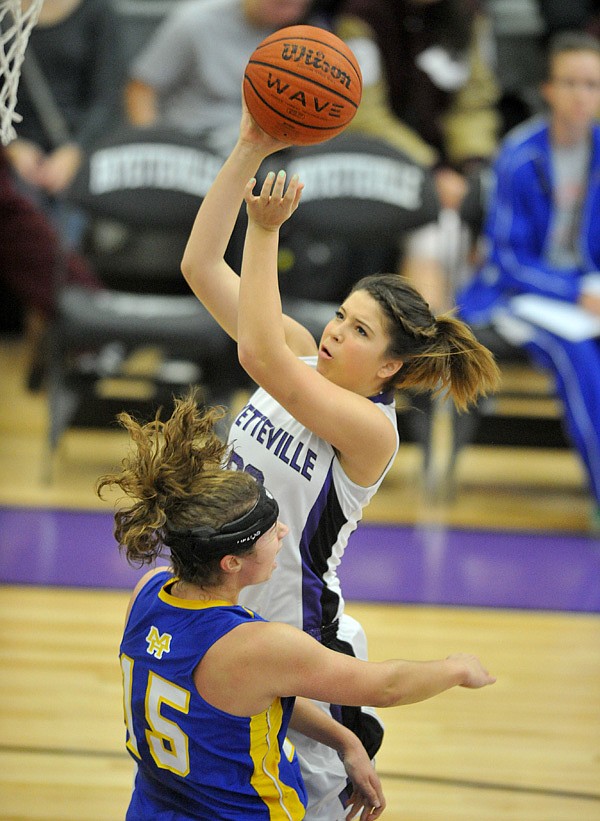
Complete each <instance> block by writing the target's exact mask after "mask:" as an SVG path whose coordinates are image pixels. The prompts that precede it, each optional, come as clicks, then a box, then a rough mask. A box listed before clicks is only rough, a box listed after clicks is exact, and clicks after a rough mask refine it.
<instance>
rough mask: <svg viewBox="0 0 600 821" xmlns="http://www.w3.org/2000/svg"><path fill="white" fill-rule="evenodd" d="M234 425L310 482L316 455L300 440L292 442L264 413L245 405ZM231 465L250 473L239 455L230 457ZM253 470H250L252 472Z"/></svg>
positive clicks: (289, 435)
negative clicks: (291, 452)
mask: <svg viewBox="0 0 600 821" xmlns="http://www.w3.org/2000/svg"><path fill="white" fill-rule="evenodd" d="M234 424H235V425H237V426H238V427H241V428H242V430H245V431H247V432H248V435H249V436H252V438H253V439H256V441H257V442H259V443H260V444H261V445H264V446H265V447H266V449H267V450H270V451H272V452H273V454H274V455H275V456H277V458H278V459H281V461H282V462H283V463H284V464H286V465H289V466H290V467H291V468H292V469H293V470H295V471H296V472H297V473H299V474H300V475H301V476H303V477H304V478H305V479H307V480H308V481H309V482H310V480H311V479H312V472H313V470H314V467H315V463H316V460H317V454H316V453H315V452H314V451H313V450H310V449H308V448H306V445H305V443H304V442H303V441H302V440H297V441H296V440H294V436H293V435H292V434H291V433H289V432H288V431H286V430H285V429H284V428H282V427H279V428H276V427H275V426H274V425H273V423H272V422H271V420H270V419H269V418H268V417H267V416H265V415H264V413H261V411H259V410H258V409H257V408H256V407H255V406H254V405H251V404H247V405H246V406H245V407H244V408H243V409H242V410H241V411H240V413H239V415H238V417H237V419H236V420H235V422H234ZM294 442H295V446H294ZM292 447H294V451H293V454H292V455H291V457H290V455H288V453H289V452H290V450H291V448H292ZM305 448H306V454H305V455H304V457H303V455H302V451H303V449H305ZM232 464H233V465H234V466H235V467H236V468H237V469H239V470H246V471H250V469H251V467H252V466H251V465H244V462H243V461H242V459H241V457H239V455H236V457H235V458H233V455H232V457H230V465H232ZM254 469H255V468H252V470H254Z"/></svg>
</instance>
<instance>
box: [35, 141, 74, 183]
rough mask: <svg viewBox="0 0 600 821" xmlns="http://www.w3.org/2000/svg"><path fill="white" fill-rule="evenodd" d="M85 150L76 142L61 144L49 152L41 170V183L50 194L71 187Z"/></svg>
mask: <svg viewBox="0 0 600 821" xmlns="http://www.w3.org/2000/svg"><path fill="white" fill-rule="evenodd" d="M82 159H83V151H82V150H81V148H80V147H79V146H78V145H76V144H75V143H68V144H67V145H61V146H60V148H57V149H56V150H55V151H53V152H52V153H51V154H49V155H48V156H47V157H46V159H45V160H44V162H43V164H42V168H41V170H40V184H41V186H42V188H44V189H45V190H46V191H47V192H48V193H49V194H59V193H60V192H61V191H64V190H65V189H66V188H68V187H69V185H70V184H71V182H72V180H73V178H74V177H75V174H76V173H77V171H78V170H79V166H80V165H81V161H82Z"/></svg>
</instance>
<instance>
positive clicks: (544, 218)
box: [485, 148, 582, 302]
mask: <svg viewBox="0 0 600 821" xmlns="http://www.w3.org/2000/svg"><path fill="white" fill-rule="evenodd" d="M495 178H496V179H495V182H496V186H495V191H494V192H493V194H492V197H491V200H490V205H489V211H488V218H487V223H486V229H485V233H486V237H487V240H488V242H489V247H490V258H491V261H492V262H493V263H494V264H495V265H496V267H497V268H498V272H499V274H500V280H501V283H502V289H503V290H504V291H505V292H506V291H507V292H510V293H514V294H519V293H531V294H539V295H541V296H546V297H550V298H553V299H562V300H566V301H568V302H576V301H577V298H578V296H579V293H580V281H579V280H580V276H581V274H582V271H581V270H580V269H579V268H573V269H557V268H554V267H552V266H551V265H548V263H547V262H546V261H545V259H544V242H545V239H546V236H547V233H548V225H549V220H550V215H551V194H550V192H549V190H546V186H545V185H544V182H543V178H542V177H540V175H539V174H538V173H536V170H535V166H534V163H533V162H531V161H528V162H524V161H523V155H522V153H518V152H515V151H513V150H510V148H507V149H505V150H504V151H503V152H502V153H501V154H500V156H499V157H498V160H497V162H496V165H495ZM548 185H549V183H548Z"/></svg>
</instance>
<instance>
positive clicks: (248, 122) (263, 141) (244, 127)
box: [240, 94, 290, 157]
mask: <svg viewBox="0 0 600 821" xmlns="http://www.w3.org/2000/svg"><path fill="white" fill-rule="evenodd" d="M240 140H241V141H242V142H246V143H250V144H251V145H252V146H253V147H254V148H259V149H260V150H261V152H262V154H263V155H264V156H265V157H266V156H267V155H269V154H274V153H275V152H276V151H281V150H282V149H283V148H289V147H290V143H284V142H282V141H281V140H278V139H276V138H275V137H271V136H270V134H267V132H266V131H263V129H262V128H261V127H260V126H259V125H258V123H257V122H256V120H255V119H254V118H253V116H252V114H250V112H249V110H248V106H247V104H246V101H245V99H244V95H243V94H242V119H241V123H240Z"/></svg>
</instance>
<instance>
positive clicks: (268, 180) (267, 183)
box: [260, 171, 275, 201]
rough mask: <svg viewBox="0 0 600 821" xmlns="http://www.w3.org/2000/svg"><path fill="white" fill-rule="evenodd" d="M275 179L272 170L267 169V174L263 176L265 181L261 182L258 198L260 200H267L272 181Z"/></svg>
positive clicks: (269, 196)
mask: <svg viewBox="0 0 600 821" xmlns="http://www.w3.org/2000/svg"><path fill="white" fill-rule="evenodd" d="M274 181H275V173H274V172H273V171H269V173H268V174H267V176H266V177H265V181H264V182H263V184H262V188H261V189H260V198H261V200H267V201H268V200H269V199H270V198H271V191H272V189H273V182H274Z"/></svg>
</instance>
